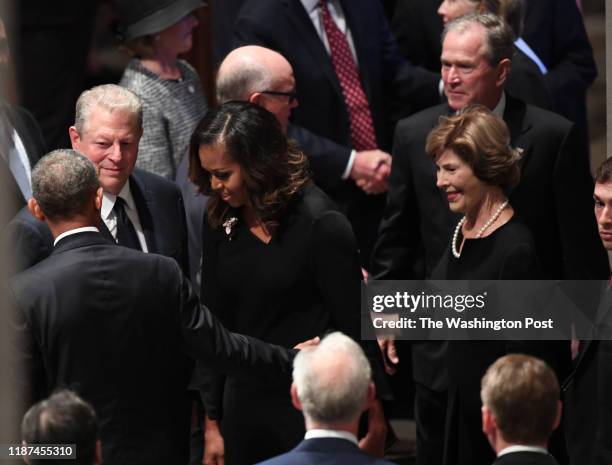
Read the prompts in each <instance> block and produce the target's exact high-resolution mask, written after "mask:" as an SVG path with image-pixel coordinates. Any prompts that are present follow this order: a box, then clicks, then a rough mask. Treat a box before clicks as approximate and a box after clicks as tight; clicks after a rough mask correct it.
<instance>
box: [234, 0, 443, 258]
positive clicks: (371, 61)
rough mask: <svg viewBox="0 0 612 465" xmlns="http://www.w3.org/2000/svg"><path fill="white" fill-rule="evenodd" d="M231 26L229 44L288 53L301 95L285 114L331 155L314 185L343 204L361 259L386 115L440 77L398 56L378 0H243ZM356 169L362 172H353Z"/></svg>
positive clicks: (404, 109)
mask: <svg viewBox="0 0 612 465" xmlns="http://www.w3.org/2000/svg"><path fill="white" fill-rule="evenodd" d="M234 34H235V37H236V41H237V45H248V44H256V45H263V46H265V47H268V48H271V49H273V50H276V51H278V52H279V53H281V54H282V55H283V56H284V57H285V58H286V59H287V60H288V61H289V63H291V66H292V67H293V72H294V76H295V83H296V89H297V91H298V93H299V102H300V105H299V106H297V107H296V108H294V109H293V116H292V122H294V123H296V124H297V125H299V126H301V127H303V128H305V129H307V130H308V131H310V132H311V133H312V135H311V137H316V139H313V140H312V141H311V142H310V145H311V146H313V145H316V144H318V145H319V149H318V150H317V151H318V152H321V151H326V153H327V154H328V155H327V156H329V157H330V158H332V159H333V160H334V161H333V162H330V163H329V169H330V170H332V171H331V172H330V176H328V177H329V179H331V182H330V183H329V184H326V185H322V186H321V187H322V188H323V189H324V190H325V191H326V192H327V193H328V194H329V195H330V196H331V197H332V199H334V200H335V201H336V202H337V203H338V204H339V206H340V207H341V208H342V209H343V210H344V212H345V213H346V214H347V216H348V218H349V220H350V221H351V224H352V225H353V228H354V230H355V233H356V236H357V240H358V243H359V246H360V248H361V253H362V261H363V262H364V263H365V262H367V259H368V257H369V255H370V251H371V248H372V245H373V242H374V239H375V237H376V230H377V225H378V222H379V219H380V212H381V211H382V208H383V203H384V198H383V197H382V195H367V194H366V192H365V191H367V192H369V193H372V194H376V193H381V192H384V191H386V187H387V185H386V175H385V176H382V178H383V179H384V181H382V182H379V181H377V180H376V179H375V176H374V175H375V173H376V171H377V167H378V169H382V170H384V172H385V173H388V166H387V164H388V163H389V160H390V159H389V158H388V153H387V152H388V151H389V148H390V140H391V134H392V131H393V127H394V125H395V122H396V121H397V118H398V117H399V115H400V114H402V115H407V114H411V113H412V112H414V111H416V110H418V109H421V108H425V107H427V106H429V105H433V104H435V103H436V102H438V101H439V97H440V96H439V92H438V83H439V77H438V76H437V75H436V74H434V73H430V72H428V71H426V70H424V69H421V68H417V67H414V66H412V65H410V64H409V63H407V62H406V61H404V60H403V59H402V58H401V56H400V55H399V53H398V51H397V46H396V44H395V40H394V39H393V37H392V35H391V33H390V31H389V27H388V24H387V20H386V18H385V15H384V11H383V8H382V5H381V4H380V2H379V1H370V0H354V1H344V0H329V1H324V2H322V3H320V2H319V1H318V0H263V1H262V0H247V2H246V3H245V4H244V6H243V7H242V9H241V10H240V13H239V14H238V17H237V19H236V22H235V24H234ZM330 38H331V40H330ZM262 90H263V89H262ZM364 127H365V128H366V129H364ZM362 138H363V139H365V138H367V140H363V139H362ZM300 143H301V144H302V146H303V147H304V148H305V150H306V152H312V150H309V149H308V148H307V147H306V145H305V143H308V140H304V139H302V140H300ZM364 171H367V172H368V177H369V178H370V181H365V182H362V181H360V179H359V178H360V176H359V174H360V172H364ZM364 189H365V191H364Z"/></svg>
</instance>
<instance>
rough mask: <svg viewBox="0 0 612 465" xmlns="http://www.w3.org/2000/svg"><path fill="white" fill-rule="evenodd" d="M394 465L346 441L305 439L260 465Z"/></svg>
mask: <svg viewBox="0 0 612 465" xmlns="http://www.w3.org/2000/svg"><path fill="white" fill-rule="evenodd" d="M311 464H312V465H393V464H392V463H391V462H388V461H386V460H382V459H379V458H376V457H372V456H371V455H368V454H366V453H364V452H362V451H361V450H359V448H358V447H357V446H356V445H355V444H353V443H352V442H350V441H348V440H346V439H336V438H317V439H314V438H313V439H305V440H304V441H302V442H301V443H299V444H298V445H297V446H296V447H295V448H294V449H292V450H290V451H289V452H287V453H286V454H282V455H279V456H277V457H274V458H271V459H270V460H266V461H264V462H260V464H259V465H311Z"/></svg>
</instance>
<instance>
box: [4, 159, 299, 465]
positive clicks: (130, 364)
mask: <svg viewBox="0 0 612 465" xmlns="http://www.w3.org/2000/svg"><path fill="white" fill-rule="evenodd" d="M32 184H33V198H32V199H30V201H29V203H28V207H29V208H30V210H31V211H32V213H33V214H34V215H35V216H36V217H37V218H38V219H39V220H41V221H43V220H44V221H45V222H46V223H47V225H48V226H49V229H50V231H51V233H52V234H53V237H54V248H53V252H52V254H51V255H50V256H49V257H47V258H46V259H44V260H43V261H42V262H40V263H38V264H36V265H35V266H33V267H32V268H29V269H28V270H25V271H24V272H22V273H20V274H18V275H17V276H15V277H14V278H12V279H11V281H10V282H9V285H8V296H9V300H10V302H11V303H12V304H13V306H14V308H15V314H16V315H15V320H16V321H15V328H16V334H17V339H16V343H17V347H16V353H17V355H18V360H17V361H18V362H20V364H21V366H22V367H23V372H24V373H25V374H26V379H25V380H23V386H22V388H23V391H24V392H25V393H30V396H31V398H32V400H37V399H40V398H42V397H45V396H47V395H48V394H49V393H50V392H51V391H52V390H53V389H54V388H56V387H58V386H67V387H69V388H71V389H73V390H75V391H76V392H77V393H79V395H81V396H82V397H83V398H84V399H85V400H87V401H89V402H91V404H92V405H93V406H94V407H95V409H96V411H97V413H98V415H99V417H100V426H101V439H102V444H103V459H104V462H106V463H113V464H125V465H127V464H130V465H134V464H148V465H151V464H159V465H162V464H163V465H166V464H169V463H177V464H178V463H182V464H184V463H187V460H188V445H189V427H190V419H191V401H190V397H189V396H188V395H187V383H188V380H189V376H190V373H191V368H192V363H191V360H190V359H189V358H188V357H187V356H186V354H185V353H184V348H186V349H187V350H188V351H189V353H190V354H191V355H192V356H193V357H194V358H197V359H198V360H201V361H202V362H205V363H204V364H203V365H202V366H206V364H207V363H208V364H213V365H214V366H215V368H216V369H218V370H221V371H233V372H234V373H236V374H241V373H245V372H250V373H251V374H256V375H257V376H261V375H263V374H264V373H265V372H268V373H269V374H270V375H271V376H278V375H279V374H280V373H283V372H288V370H289V366H290V361H291V357H292V354H291V351H288V350H286V349H283V348H280V347H275V346H268V345H266V344H263V343H261V342H258V341H255V340H252V339H249V338H246V337H244V336H239V335H235V334H232V333H229V332H228V331H227V330H225V328H223V326H221V325H220V324H219V323H218V322H217V321H216V320H215V318H214V317H213V316H212V315H211V314H210V312H209V311H208V310H207V309H206V308H205V307H203V306H200V304H199V301H198V299H197V296H196V295H195V294H194V293H193V291H192V289H191V285H190V284H189V281H188V280H187V279H186V278H185V277H184V275H183V273H182V272H181V270H180V268H179V265H178V264H177V262H176V261H175V260H173V259H171V258H168V257H164V256H161V255H157V254H143V253H141V252H138V251H135V250H131V249H130V248H126V247H121V246H116V245H113V244H109V243H108V241H107V240H105V238H104V237H103V236H102V235H101V234H100V232H99V230H98V226H99V225H100V209H101V208H102V203H103V196H104V191H103V190H102V189H101V188H99V183H98V178H97V176H96V170H95V168H94V166H93V165H92V163H91V162H90V161H89V160H87V159H86V158H85V157H83V156H82V155H80V154H78V153H75V152H74V151H71V150H59V151H56V152H52V153H51V154H49V155H48V156H46V157H44V158H43V159H42V160H41V161H40V162H39V163H38V165H37V166H36V168H35V169H34V172H33V173H32Z"/></svg>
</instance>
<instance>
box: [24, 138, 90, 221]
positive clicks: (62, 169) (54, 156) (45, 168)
mask: <svg viewBox="0 0 612 465" xmlns="http://www.w3.org/2000/svg"><path fill="white" fill-rule="evenodd" d="M98 187H100V183H99V182H98V176H97V174H96V169H95V167H94V165H93V163H91V161H89V160H88V159H87V158H86V157H84V156H83V155H81V154H80V153H79V152H77V151H75V150H70V149H61V150H54V151H53V152H50V153H49V154H47V155H45V156H44V157H43V158H41V159H40V160H39V161H38V163H37V164H36V166H35V167H34V169H33V170H32V196H33V197H34V198H35V199H36V202H38V205H39V206H40V208H41V210H42V211H43V213H44V214H45V216H46V217H48V218H49V219H51V220H53V219H56V218H65V219H69V218H72V217H73V216H74V215H76V214H78V213H81V212H82V211H83V208H84V207H85V205H86V203H87V202H89V201H90V200H91V198H92V196H93V195H94V194H95V192H96V190H97V189H98Z"/></svg>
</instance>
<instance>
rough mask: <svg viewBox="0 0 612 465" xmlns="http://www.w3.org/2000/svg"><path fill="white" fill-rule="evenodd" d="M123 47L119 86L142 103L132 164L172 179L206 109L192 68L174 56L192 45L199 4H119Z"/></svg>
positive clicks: (179, 0)
mask: <svg viewBox="0 0 612 465" xmlns="http://www.w3.org/2000/svg"><path fill="white" fill-rule="evenodd" d="M118 6H119V16H120V23H121V25H120V34H121V40H122V42H123V46H124V47H125V48H126V49H127V50H128V51H129V52H130V53H132V54H133V55H134V59H132V60H131V61H130V63H129V64H128V66H127V68H126V69H125V72H124V73H123V77H122V78H121V82H120V85H121V86H123V87H126V88H128V89H130V90H131V91H132V92H134V93H135V94H136V95H138V96H139V97H140V98H141V100H142V103H143V116H144V119H143V126H144V133H143V135H142V139H140V147H139V153H138V161H137V162H136V166H137V167H139V168H142V169H144V170H147V171H151V172H153V173H156V174H159V175H161V176H164V177H166V178H169V179H174V177H175V174H176V168H177V167H178V165H179V163H180V161H181V159H182V158H183V156H184V155H185V153H186V152H187V148H188V145H189V137H190V136H191V133H192V132H193V129H194V128H195V127H196V125H197V123H198V121H199V120H200V119H201V118H202V116H204V113H205V111H206V101H205V99H204V93H203V92H202V85H201V83H200V79H199V78H198V75H197V73H196V72H195V70H194V69H193V68H192V67H191V65H189V64H188V63H187V62H186V61H184V60H179V59H178V55H179V54H181V53H185V52H188V51H189V50H190V49H191V46H192V32H193V29H194V28H195V27H196V26H197V25H198V20H197V19H196V18H195V16H194V15H193V11H194V10H196V9H198V8H200V7H202V6H204V4H203V3H202V2H201V0H139V1H134V0H122V1H120V2H119V5H118Z"/></svg>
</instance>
